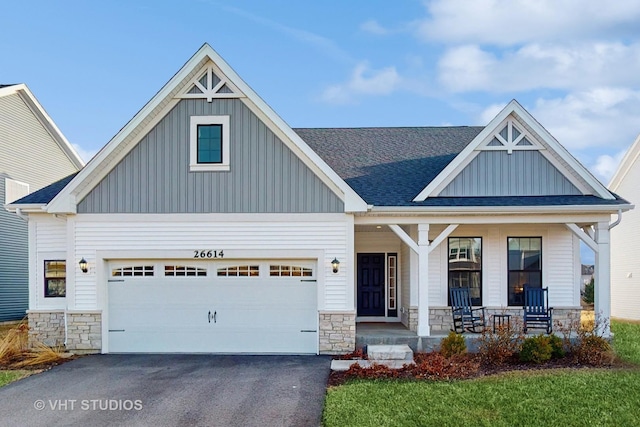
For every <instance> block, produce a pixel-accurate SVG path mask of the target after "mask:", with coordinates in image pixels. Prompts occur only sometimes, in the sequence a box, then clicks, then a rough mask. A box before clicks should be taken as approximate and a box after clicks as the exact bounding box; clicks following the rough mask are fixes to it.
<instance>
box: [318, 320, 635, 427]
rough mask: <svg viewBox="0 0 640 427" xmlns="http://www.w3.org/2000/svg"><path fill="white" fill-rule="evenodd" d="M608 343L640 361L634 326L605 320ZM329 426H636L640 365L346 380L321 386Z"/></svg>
mask: <svg viewBox="0 0 640 427" xmlns="http://www.w3.org/2000/svg"><path fill="white" fill-rule="evenodd" d="M612 329H613V331H614V333H615V341H614V346H615V350H616V352H617V353H618V355H619V356H620V357H621V358H622V359H623V360H625V361H627V362H630V363H636V364H640V325H639V324H631V323H624V322H616V321H614V322H612ZM323 421H324V425H325V426H327V427H330V426H358V427H364V426H416V425H420V426H430V425H433V426H454V425H455V426H458V425H472V426H540V425H546V426H556V425H562V426H589V425H593V426H637V425H640V366H639V367H635V368H630V369H617V370H611V369H598V370H594V369H581V370H556V371H542V372H517V373H511V374H504V375H499V376H494V377H488V378H482V379H476V380H465V381H456V382H419V381H399V380H396V381H393V380H386V381H385V380H378V381H367V380H360V381H353V382H350V383H348V384H345V385H343V386H339V387H334V388H331V389H330V390H329V391H328V392H327V399H326V404H325V411H324V416H323Z"/></svg>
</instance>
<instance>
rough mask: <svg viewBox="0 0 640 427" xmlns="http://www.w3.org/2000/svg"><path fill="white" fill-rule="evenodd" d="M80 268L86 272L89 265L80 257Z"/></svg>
mask: <svg viewBox="0 0 640 427" xmlns="http://www.w3.org/2000/svg"><path fill="white" fill-rule="evenodd" d="M79 264H80V270H82V272H83V273H86V272H88V271H89V267H88V266H87V260H86V259H84V258H82V259H81V260H80V263H79Z"/></svg>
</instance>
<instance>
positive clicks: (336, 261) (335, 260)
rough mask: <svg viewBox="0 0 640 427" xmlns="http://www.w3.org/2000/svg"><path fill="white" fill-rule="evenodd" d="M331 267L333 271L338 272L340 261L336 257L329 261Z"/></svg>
mask: <svg viewBox="0 0 640 427" xmlns="http://www.w3.org/2000/svg"><path fill="white" fill-rule="evenodd" d="M331 267H333V272H334V273H337V272H338V267H340V261H338V258H334V259H333V261H331Z"/></svg>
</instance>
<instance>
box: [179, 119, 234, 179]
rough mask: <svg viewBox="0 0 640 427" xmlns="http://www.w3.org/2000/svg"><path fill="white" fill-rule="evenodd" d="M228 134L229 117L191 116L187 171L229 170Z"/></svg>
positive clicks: (229, 128)
mask: <svg viewBox="0 0 640 427" xmlns="http://www.w3.org/2000/svg"><path fill="white" fill-rule="evenodd" d="M230 133H231V125H230V116H191V118H190V125H189V171H191V172H198V171H228V170H230V163H229V162H230V158H231V157H230ZM218 138H219V140H220V141H218ZM201 148H202V149H201ZM218 148H219V149H218ZM218 160H219V161H218Z"/></svg>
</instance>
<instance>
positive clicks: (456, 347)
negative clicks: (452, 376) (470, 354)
mask: <svg viewBox="0 0 640 427" xmlns="http://www.w3.org/2000/svg"><path fill="white" fill-rule="evenodd" d="M466 352H467V343H466V342H465V340H464V337H463V336H462V335H461V334H457V333H455V332H454V331H451V332H449V335H447V337H446V338H444V339H443V340H442V342H441V343H440V354H442V355H443V356H444V357H446V358H449V357H451V356H456V355H459V354H464V353H466Z"/></svg>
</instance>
